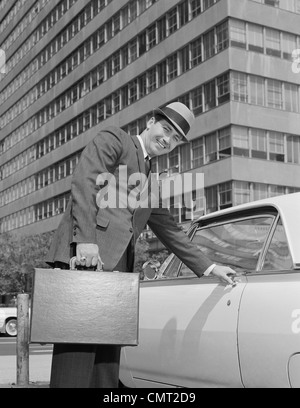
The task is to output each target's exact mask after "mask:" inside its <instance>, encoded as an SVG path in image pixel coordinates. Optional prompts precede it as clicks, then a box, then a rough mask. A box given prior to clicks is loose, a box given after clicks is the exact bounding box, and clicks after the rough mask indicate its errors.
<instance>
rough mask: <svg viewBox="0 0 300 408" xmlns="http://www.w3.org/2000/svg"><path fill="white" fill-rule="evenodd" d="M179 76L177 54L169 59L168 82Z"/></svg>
mask: <svg viewBox="0 0 300 408" xmlns="http://www.w3.org/2000/svg"><path fill="white" fill-rule="evenodd" d="M177 76H178V67H177V53H175V54H173V55H172V56H171V57H169V58H168V81H171V80H172V79H174V78H176V77H177Z"/></svg>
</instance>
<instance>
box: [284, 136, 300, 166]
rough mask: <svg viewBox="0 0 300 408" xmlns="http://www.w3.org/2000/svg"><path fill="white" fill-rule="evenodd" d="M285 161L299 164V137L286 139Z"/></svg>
mask: <svg viewBox="0 0 300 408" xmlns="http://www.w3.org/2000/svg"><path fill="white" fill-rule="evenodd" d="M287 161H288V163H295V164H300V137H299V136H288V137H287Z"/></svg>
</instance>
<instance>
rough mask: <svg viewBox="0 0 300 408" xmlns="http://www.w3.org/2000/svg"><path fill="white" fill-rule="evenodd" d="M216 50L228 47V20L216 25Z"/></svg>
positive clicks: (219, 50)
mask: <svg viewBox="0 0 300 408" xmlns="http://www.w3.org/2000/svg"><path fill="white" fill-rule="evenodd" d="M216 36H217V52H221V51H223V50H225V49H226V48H228V42H229V34H228V21H225V22H224V23H222V24H220V25H218V26H217V29H216Z"/></svg>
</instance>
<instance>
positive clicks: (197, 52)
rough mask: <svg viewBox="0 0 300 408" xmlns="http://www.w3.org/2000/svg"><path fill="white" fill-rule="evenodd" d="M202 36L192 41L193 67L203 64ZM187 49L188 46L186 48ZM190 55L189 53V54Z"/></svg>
mask: <svg viewBox="0 0 300 408" xmlns="http://www.w3.org/2000/svg"><path fill="white" fill-rule="evenodd" d="M201 47H202V45H201V38H198V39H197V40H195V41H193V42H192V43H191V66H192V68H193V67H195V66H197V65H199V64H201V61H202V49H201ZM185 49H186V48H185ZM187 56H188V54H187Z"/></svg>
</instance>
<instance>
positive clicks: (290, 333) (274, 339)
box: [238, 215, 300, 388]
mask: <svg viewBox="0 0 300 408" xmlns="http://www.w3.org/2000/svg"><path fill="white" fill-rule="evenodd" d="M247 279H248V284H247V287H246V288H245V291H244V293H243V297H242V301H241V310H240V318H239V331H238V343H239V354H240V360H241V373H242V380H243V383H244V385H245V387H251V388H258V387H276V388H283V387H290V386H293V387H300V357H299V356H300V335H299V330H297V325H298V321H299V320H298V317H299V314H298V312H299V309H300V271H299V270H294V269H293V261H292V257H291V255H290V249H289V242H288V240H287V234H286V233H285V228H284V225H283V223H282V221H281V218H280V216H279V215H278V218H277V221H276V225H275V226H274V229H273V231H272V234H271V236H270V239H269V241H268V244H267V246H266V248H265V251H264V256H263V257H262V259H261V262H260V265H259V269H258V271H256V272H252V273H249V274H248V277H247Z"/></svg>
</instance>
